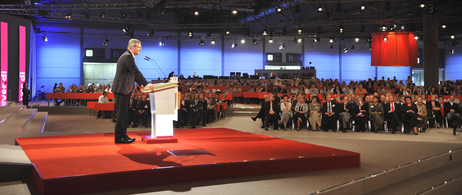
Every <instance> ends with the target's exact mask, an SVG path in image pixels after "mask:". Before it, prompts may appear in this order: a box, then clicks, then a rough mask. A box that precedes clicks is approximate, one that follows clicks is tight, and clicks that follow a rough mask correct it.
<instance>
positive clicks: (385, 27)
mask: <svg viewBox="0 0 462 195" xmlns="http://www.w3.org/2000/svg"><path fill="white" fill-rule="evenodd" d="M387 29H388V28H387V26H385V25H383V26H381V27H380V30H381V31H387Z"/></svg>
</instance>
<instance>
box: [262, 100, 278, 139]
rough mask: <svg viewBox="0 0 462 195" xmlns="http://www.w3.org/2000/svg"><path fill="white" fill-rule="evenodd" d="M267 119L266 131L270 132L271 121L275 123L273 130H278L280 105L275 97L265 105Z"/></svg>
mask: <svg viewBox="0 0 462 195" xmlns="http://www.w3.org/2000/svg"><path fill="white" fill-rule="evenodd" d="M264 109H265V117H266V125H265V130H267V131H268V127H269V123H270V121H272V122H273V130H276V129H278V124H279V123H278V119H279V110H280V109H279V103H278V102H276V101H275V100H274V95H273V94H271V95H270V96H269V101H268V102H266V103H265V106H264Z"/></svg>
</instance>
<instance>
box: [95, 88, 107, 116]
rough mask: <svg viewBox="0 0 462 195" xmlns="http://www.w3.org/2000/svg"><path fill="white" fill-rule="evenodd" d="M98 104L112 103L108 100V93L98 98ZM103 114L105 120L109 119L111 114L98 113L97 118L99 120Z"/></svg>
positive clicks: (105, 112)
mask: <svg viewBox="0 0 462 195" xmlns="http://www.w3.org/2000/svg"><path fill="white" fill-rule="evenodd" d="M98 103H110V101H109V99H108V98H107V93H106V92H104V93H103V95H101V96H99V98H98ZM101 113H102V115H103V118H108V115H109V112H108V111H102V112H101V111H98V115H97V116H96V117H97V118H99V117H101Z"/></svg>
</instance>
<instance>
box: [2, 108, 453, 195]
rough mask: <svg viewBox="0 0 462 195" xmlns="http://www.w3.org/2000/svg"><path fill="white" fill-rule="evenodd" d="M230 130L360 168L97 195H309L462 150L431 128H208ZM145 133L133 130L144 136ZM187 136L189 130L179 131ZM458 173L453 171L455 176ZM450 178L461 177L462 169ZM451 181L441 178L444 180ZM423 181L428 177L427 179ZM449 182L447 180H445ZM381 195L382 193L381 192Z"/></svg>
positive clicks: (76, 120) (57, 126) (50, 130)
mask: <svg viewBox="0 0 462 195" xmlns="http://www.w3.org/2000/svg"><path fill="white" fill-rule="evenodd" d="M215 127H226V128H231V129H236V130H240V131H245V132H250V133H256V134H262V135H268V136H273V137H279V138H284V139H289V140H294V141H299V142H304V143H311V144H317V145H322V146H327V147H333V148H339V149H345V150H350V151H354V152H359V153H360V154H361V163H362V166H361V167H360V168H350V169H338V170H325V171H313V172H302V173H291V174H279V175H266V176H255V177H243V178H230V179H218V180H212V181H198V182H188V183H179V184H171V185H161V186H153V187H147V188H137V189H127V190H119V191H111V192H102V193H95V194H201V195H203V194H310V193H314V192H316V191H318V190H322V189H325V188H328V187H331V186H335V185H338V184H341V183H344V182H347V181H351V180H353V179H357V178H361V177H363V176H366V175H369V174H373V173H376V172H379V171H381V170H384V169H387V168H391V167H396V166H398V165H402V164H406V163H409V162H412V161H415V160H418V159H422V158H425V157H429V156H433V155H436V154H439V153H443V152H447V151H448V150H451V149H456V148H461V147H462V136H461V135H458V136H454V135H452V130H451V129H446V128H442V129H430V131H429V132H427V133H422V134H419V135H413V134H411V135H408V134H401V133H397V134H395V135H392V134H390V133H385V132H380V133H371V132H365V133H356V132H351V131H349V132H347V133H342V132H311V131H307V130H305V129H304V130H302V131H295V130H288V131H283V130H270V131H264V130H263V129H261V128H260V123H259V121H257V122H253V121H252V120H251V119H250V118H249V117H238V116H234V117H227V118H225V119H222V120H219V121H217V122H215V123H212V124H209V125H207V126H206V127H204V128H215ZM113 129H114V123H112V122H111V121H110V120H108V119H96V118H95V117H90V116H88V115H53V114H50V115H49V117H48V122H47V124H46V127H45V131H44V132H43V133H40V132H23V133H15V135H14V136H16V137H18V136H20V137H30V136H47V135H69V134H82V133H106V132H113ZM142 130H146V131H148V130H149V129H147V128H144V127H143V128H140V127H138V128H129V130H128V131H142ZM180 131H187V129H180ZM10 142H11V136H6V137H0V143H10ZM454 171H455V172H454ZM454 171H453V172H452V173H453V174H452V175H454V174H459V175H461V174H462V170H461V169H460V168H457V169H455V170H454ZM445 176H447V177H450V175H443V176H442V177H445ZM423 177H425V176H423ZM447 179H449V178H447ZM421 188H422V186H419V185H417V186H412V185H410V186H408V187H403V186H401V187H400V186H396V189H397V190H399V191H400V192H401V193H400V194H415V193H416V192H419V190H420V189H421ZM382 194H383V193H382Z"/></svg>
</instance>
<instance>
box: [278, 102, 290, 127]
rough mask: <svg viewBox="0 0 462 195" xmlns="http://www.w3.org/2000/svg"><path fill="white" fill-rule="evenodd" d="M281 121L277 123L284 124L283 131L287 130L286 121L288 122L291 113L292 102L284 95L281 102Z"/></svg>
mask: <svg viewBox="0 0 462 195" xmlns="http://www.w3.org/2000/svg"><path fill="white" fill-rule="evenodd" d="M281 112H282V113H281V121H280V122H279V125H281V124H282V126H284V131H286V130H287V122H289V119H290V115H291V113H292V103H290V101H289V97H288V96H287V95H284V97H283V99H282V102H281Z"/></svg>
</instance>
